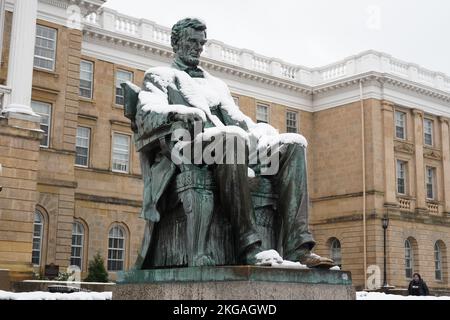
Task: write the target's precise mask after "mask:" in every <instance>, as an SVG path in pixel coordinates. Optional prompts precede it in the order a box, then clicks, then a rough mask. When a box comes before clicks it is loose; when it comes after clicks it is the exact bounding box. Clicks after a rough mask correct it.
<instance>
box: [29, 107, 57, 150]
mask: <svg viewBox="0 0 450 320" xmlns="http://www.w3.org/2000/svg"><path fill="white" fill-rule="evenodd" d="M33 104H35V105H41V106H46V107H48V110H49V113H48V114H45V113H42V112H37V111H36V110H33ZM31 109H32V110H33V112H34V113H36V114H38V115H39V116H41V119H40V123H39V125H40V128H41V130H42V126H47V128H48V129H47V144H46V145H43V144H41V142H42V141H41V142H40V147H41V148H45V149H49V148H50V136H51V129H52V113H53V106H52V104H51V103H48V102H43V101H37V100H31ZM43 116H48V124H43V123H42V119H43ZM43 131H45V130H43ZM44 137H45V135H44Z"/></svg>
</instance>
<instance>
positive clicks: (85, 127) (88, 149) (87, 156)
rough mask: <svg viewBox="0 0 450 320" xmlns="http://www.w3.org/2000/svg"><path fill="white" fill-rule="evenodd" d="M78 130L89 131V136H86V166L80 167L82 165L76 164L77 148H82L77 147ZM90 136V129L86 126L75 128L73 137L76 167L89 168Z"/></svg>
mask: <svg viewBox="0 0 450 320" xmlns="http://www.w3.org/2000/svg"><path fill="white" fill-rule="evenodd" d="M78 129H87V130H88V131H89V135H88V138H87V140H88V144H87V145H88V146H87V155H86V165H82V164H78V163H77V157H78V151H77V148H84V147H82V146H78V138H79V136H78ZM91 136H92V130H91V128H90V127H87V126H83V125H81V126H78V127H77V132H76V137H75V166H77V167H81V168H89V159H90V155H91ZM80 138H81V139H84V137H80Z"/></svg>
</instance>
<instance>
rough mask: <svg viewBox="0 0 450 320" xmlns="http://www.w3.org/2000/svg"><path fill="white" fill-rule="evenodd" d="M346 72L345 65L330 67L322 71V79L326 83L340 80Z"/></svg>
mask: <svg viewBox="0 0 450 320" xmlns="http://www.w3.org/2000/svg"><path fill="white" fill-rule="evenodd" d="M346 70H347V69H346V65H345V64H339V65H336V66H332V67H331V68H328V69H326V70H324V71H322V79H323V80H324V81H328V80H334V79H337V78H341V77H343V76H345V75H346Z"/></svg>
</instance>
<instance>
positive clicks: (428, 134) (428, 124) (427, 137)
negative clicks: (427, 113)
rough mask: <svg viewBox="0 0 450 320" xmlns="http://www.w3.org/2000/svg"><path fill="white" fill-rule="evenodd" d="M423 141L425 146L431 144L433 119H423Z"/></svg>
mask: <svg viewBox="0 0 450 320" xmlns="http://www.w3.org/2000/svg"><path fill="white" fill-rule="evenodd" d="M423 142H424V144H426V145H427V146H432V145H433V120H430V119H424V120H423Z"/></svg>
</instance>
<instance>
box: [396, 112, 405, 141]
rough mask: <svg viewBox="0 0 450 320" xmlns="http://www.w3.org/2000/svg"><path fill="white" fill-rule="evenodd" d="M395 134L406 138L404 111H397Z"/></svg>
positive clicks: (400, 137)
mask: <svg viewBox="0 0 450 320" xmlns="http://www.w3.org/2000/svg"><path fill="white" fill-rule="evenodd" d="M395 136H396V137H397V138H399V139H405V138H406V114H405V113H404V112H400V111H396V112H395Z"/></svg>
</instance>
